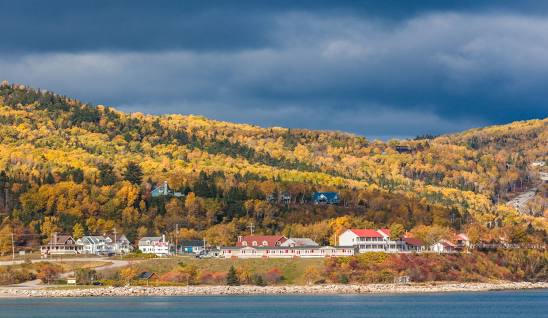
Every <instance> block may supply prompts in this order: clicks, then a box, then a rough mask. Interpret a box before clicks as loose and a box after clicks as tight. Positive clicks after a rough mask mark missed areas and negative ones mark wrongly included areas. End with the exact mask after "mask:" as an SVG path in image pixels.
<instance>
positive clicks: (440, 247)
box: [430, 240, 457, 253]
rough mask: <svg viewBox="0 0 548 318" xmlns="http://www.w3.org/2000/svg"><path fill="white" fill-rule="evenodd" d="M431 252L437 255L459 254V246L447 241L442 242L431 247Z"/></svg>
mask: <svg viewBox="0 0 548 318" xmlns="http://www.w3.org/2000/svg"><path fill="white" fill-rule="evenodd" d="M430 250H431V251H432V252H436V253H455V252H457V245H455V244H453V243H451V242H449V241H447V240H440V241H439V242H437V243H436V244H434V245H432V246H430Z"/></svg>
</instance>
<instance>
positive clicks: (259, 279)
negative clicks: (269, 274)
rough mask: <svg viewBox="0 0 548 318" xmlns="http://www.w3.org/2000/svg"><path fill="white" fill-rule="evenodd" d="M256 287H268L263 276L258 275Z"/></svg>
mask: <svg viewBox="0 0 548 318" xmlns="http://www.w3.org/2000/svg"><path fill="white" fill-rule="evenodd" d="M255 285H257V286H266V282H265V281H264V279H263V276H262V275H257V277H256V278H255Z"/></svg>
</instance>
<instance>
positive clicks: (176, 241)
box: [175, 224, 179, 256]
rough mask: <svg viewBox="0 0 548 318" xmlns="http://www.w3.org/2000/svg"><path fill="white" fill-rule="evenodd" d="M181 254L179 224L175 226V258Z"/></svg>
mask: <svg viewBox="0 0 548 318" xmlns="http://www.w3.org/2000/svg"><path fill="white" fill-rule="evenodd" d="M178 254H179V224H175V256H177V255H178Z"/></svg>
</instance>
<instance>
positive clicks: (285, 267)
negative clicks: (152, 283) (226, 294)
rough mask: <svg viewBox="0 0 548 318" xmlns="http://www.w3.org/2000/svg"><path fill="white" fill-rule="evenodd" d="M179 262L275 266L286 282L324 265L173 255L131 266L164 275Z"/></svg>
mask: <svg viewBox="0 0 548 318" xmlns="http://www.w3.org/2000/svg"><path fill="white" fill-rule="evenodd" d="M179 263H183V264H185V265H193V266H196V268H197V270H198V271H203V270H207V271H212V272H228V270H229V269H230V267H231V266H234V267H235V268H236V269H245V270H246V271H247V272H250V273H258V274H264V273H266V272H268V271H269V270H271V269H273V268H277V269H279V270H281V272H282V273H283V277H284V283H287V284H303V283H304V279H303V274H304V271H305V270H306V269H307V268H309V267H314V268H317V269H318V270H320V271H321V269H322V268H323V266H324V265H323V264H324V259H303V258H292V259H263V258H259V259H218V258H211V259H198V258H193V257H172V258H157V259H150V260H142V261H136V262H134V263H132V264H131V265H130V266H133V267H135V268H137V270H138V271H139V272H142V271H149V272H154V273H156V274H158V275H162V274H163V273H166V272H169V271H170V270H172V269H174V268H176V267H178V266H179ZM114 272H115V271H109V272H104V276H105V277H109V276H111V275H112V274H114Z"/></svg>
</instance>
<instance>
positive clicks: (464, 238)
mask: <svg viewBox="0 0 548 318" xmlns="http://www.w3.org/2000/svg"><path fill="white" fill-rule="evenodd" d="M455 239H457V240H462V241H470V239H469V238H468V236H467V235H466V234H464V233H459V234H457V236H456V237H455Z"/></svg>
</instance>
